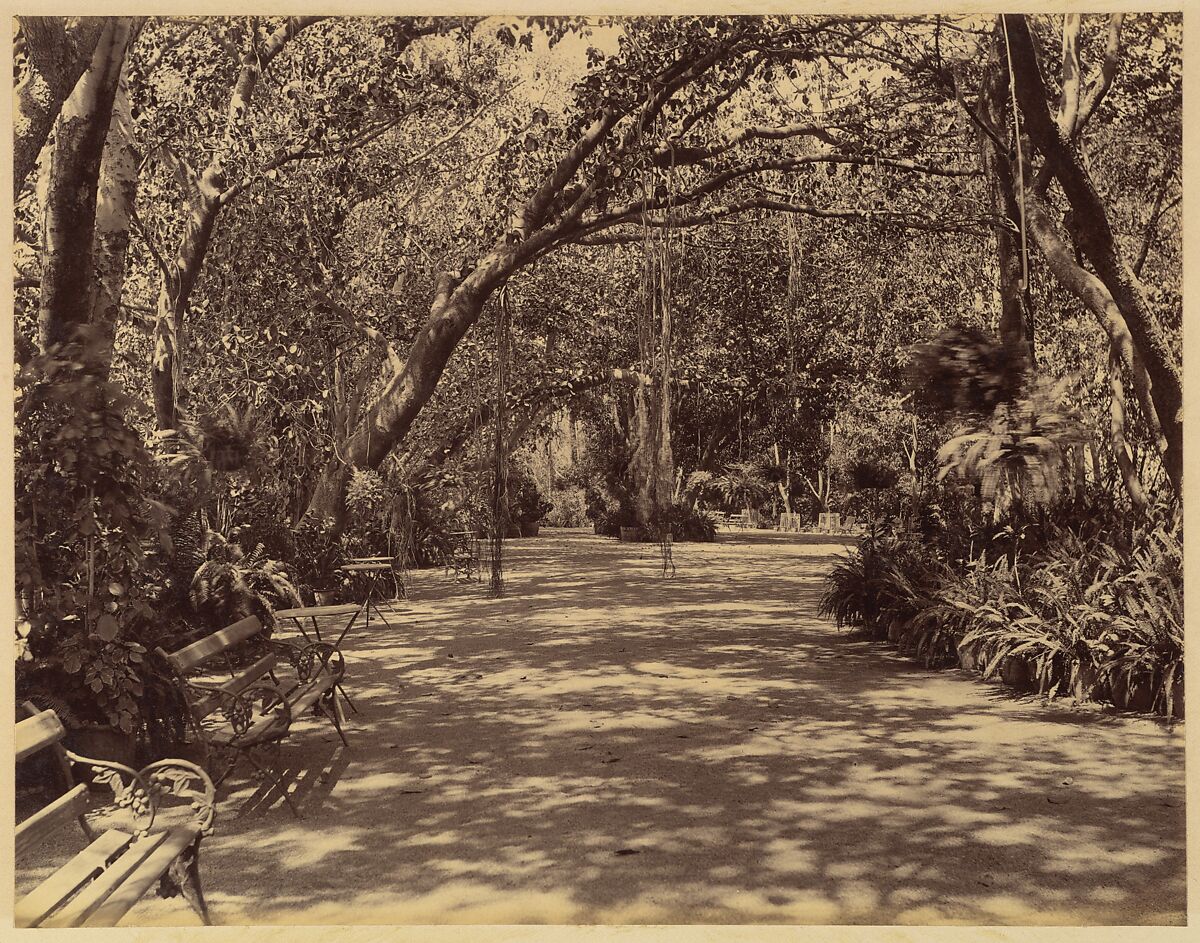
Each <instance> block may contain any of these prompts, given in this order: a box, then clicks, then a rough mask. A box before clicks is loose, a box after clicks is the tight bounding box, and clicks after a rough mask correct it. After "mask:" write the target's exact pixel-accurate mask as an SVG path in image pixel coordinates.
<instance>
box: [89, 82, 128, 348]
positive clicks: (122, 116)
mask: <svg viewBox="0 0 1200 943" xmlns="http://www.w3.org/2000/svg"><path fill="white" fill-rule="evenodd" d="M137 188H138V160H137V154H136V153H135V149H134V144H133V120H132V117H131V115H130V111H129V96H128V93H127V89H126V84H125V76H124V75H123V74H122V76H121V79H120V81H119V82H118V84H117V92H116V96H115V98H114V101H113V112H112V121H111V123H110V124H109V129H108V139H107V142H106V143H105V145H104V159H103V161H102V162H101V164H100V182H99V188H98V194H97V201H96V230H95V239H94V242H93V252H94V253H95V260H96V261H95V266H96V297H95V300H94V301H93V303H92V323H93V324H95V325H96V326H97V327H98V328H99V329H100V332H101V336H102V337H103V342H104V347H103V361H104V365H105V367H107V366H108V365H109V364H110V363H111V361H112V348H113V338H114V336H115V334H116V329H117V321H118V319H119V317H120V307H121V293H122V291H123V289H124V286H125V253H126V250H127V249H128V247H129V226H130V219H131V217H132V213H133V207H134V205H135V203H136V202H137Z"/></svg>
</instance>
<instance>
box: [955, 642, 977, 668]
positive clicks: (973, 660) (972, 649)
mask: <svg viewBox="0 0 1200 943" xmlns="http://www.w3.org/2000/svg"><path fill="white" fill-rule="evenodd" d="M958 665H959V667H960V668H962V669H963V670H964V671H979V670H980V669H981V668H983V659H982V658H981V657H980V654H979V642H977V641H976V642H972V643H970V644H969V645H965V644H963V643H962V642H959V643H958Z"/></svg>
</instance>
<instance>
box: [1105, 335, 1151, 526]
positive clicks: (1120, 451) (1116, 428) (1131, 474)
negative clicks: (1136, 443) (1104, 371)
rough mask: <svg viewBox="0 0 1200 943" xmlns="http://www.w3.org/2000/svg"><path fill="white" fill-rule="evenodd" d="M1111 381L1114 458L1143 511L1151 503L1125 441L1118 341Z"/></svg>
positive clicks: (1136, 507)
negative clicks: (1147, 498) (1148, 500)
mask: <svg viewBox="0 0 1200 943" xmlns="http://www.w3.org/2000/svg"><path fill="white" fill-rule="evenodd" d="M1108 385H1109V392H1110V393H1111V399H1110V403H1109V430H1110V441H1111V444H1112V450H1113V458H1114V459H1115V460H1116V463H1117V468H1118V469H1119V470H1120V472H1121V481H1122V483H1124V485H1125V491H1126V493H1127V494H1128V495H1129V501H1130V503H1131V504H1132V505H1133V508H1134V510H1135V511H1139V512H1140V511H1144V510H1146V505H1147V504H1148V503H1149V502H1147V500H1146V489H1145V488H1144V487H1143V486H1142V479H1141V477H1140V476H1139V475H1138V472H1137V468H1136V467H1135V466H1134V464H1133V456H1132V455H1130V454H1129V450H1128V448H1127V447H1126V443H1125V384H1124V383H1123V382H1122V381H1121V353H1120V351H1119V350H1118V349H1117V347H1116V345H1115V344H1113V345H1110V346H1109V355H1108Z"/></svg>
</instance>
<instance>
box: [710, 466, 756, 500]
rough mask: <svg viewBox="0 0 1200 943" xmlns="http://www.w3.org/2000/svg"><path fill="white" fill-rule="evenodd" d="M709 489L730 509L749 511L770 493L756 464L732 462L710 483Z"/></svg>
mask: <svg viewBox="0 0 1200 943" xmlns="http://www.w3.org/2000/svg"><path fill="white" fill-rule="evenodd" d="M710 484H711V487H712V488H713V489H714V490H715V491H716V492H717V493H718V494H720V495H721V496H722V497H723V498H724V499H725V502H726V503H727V504H728V505H730V506H732V507H744V508H747V509H749V508H750V507H751V506H752V505H753V504H755V503H757V502H758V501H759V500H760V499H762V498H764V497H766V495H767V494H769V493H770V490H771V488H770V485H769V484H768V483H767V479H766V477H765V476H764V475H763V471H762V466H761V465H760V464H759V463H757V462H748V461H742V462H732V463H730V464H729V465H727V466H726V467H725V470H724V471H723V472H721V474H719V475H717V476H716V477H714V478H713V479H712V481H711V482H710Z"/></svg>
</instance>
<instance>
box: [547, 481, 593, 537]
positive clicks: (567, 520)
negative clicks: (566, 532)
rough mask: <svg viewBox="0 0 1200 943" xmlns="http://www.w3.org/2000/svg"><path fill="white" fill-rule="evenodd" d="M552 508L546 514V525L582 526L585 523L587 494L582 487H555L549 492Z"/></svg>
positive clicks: (586, 519) (586, 518)
mask: <svg viewBox="0 0 1200 943" xmlns="http://www.w3.org/2000/svg"><path fill="white" fill-rule="evenodd" d="M550 499H551V503H552V504H553V508H552V509H551V510H550V512H549V513H548V514H547V515H546V526H547V527H582V526H584V525H585V524H587V521H588V517H587V496H586V494H585V493H584V490H583V488H580V487H577V486H573V487H565V488H556V489H555V490H554V491H552V492H550Z"/></svg>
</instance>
